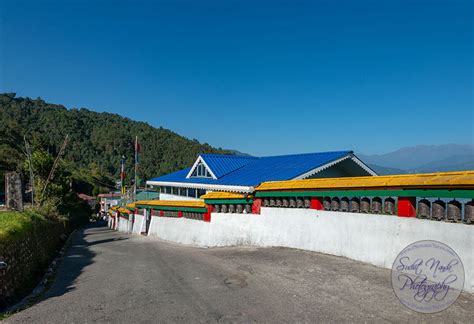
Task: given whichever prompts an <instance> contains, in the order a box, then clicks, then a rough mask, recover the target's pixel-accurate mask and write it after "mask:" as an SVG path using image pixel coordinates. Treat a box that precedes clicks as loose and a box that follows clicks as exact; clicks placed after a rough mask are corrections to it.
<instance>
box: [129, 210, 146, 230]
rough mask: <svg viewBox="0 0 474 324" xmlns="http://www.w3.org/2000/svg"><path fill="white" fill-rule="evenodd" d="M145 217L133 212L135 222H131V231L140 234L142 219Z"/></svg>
mask: <svg viewBox="0 0 474 324" xmlns="http://www.w3.org/2000/svg"><path fill="white" fill-rule="evenodd" d="M144 219H145V217H144V216H143V215H139V214H135V222H134V223H133V228H132V233H133V234H140V233H141V232H142V226H143V220H144Z"/></svg>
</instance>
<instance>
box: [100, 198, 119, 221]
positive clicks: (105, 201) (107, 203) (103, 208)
mask: <svg viewBox="0 0 474 324" xmlns="http://www.w3.org/2000/svg"><path fill="white" fill-rule="evenodd" d="M120 198H121V194H120V193H116V192H114V193H108V194H99V199H100V210H99V212H100V214H101V215H102V216H105V215H107V213H108V211H109V208H110V207H112V206H116V205H118V204H119V203H120Z"/></svg>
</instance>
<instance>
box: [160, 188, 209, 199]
mask: <svg viewBox="0 0 474 324" xmlns="http://www.w3.org/2000/svg"><path fill="white" fill-rule="evenodd" d="M196 190H197V189H196ZM160 200H202V199H199V198H193V197H186V196H178V195H172V194H166V193H160Z"/></svg>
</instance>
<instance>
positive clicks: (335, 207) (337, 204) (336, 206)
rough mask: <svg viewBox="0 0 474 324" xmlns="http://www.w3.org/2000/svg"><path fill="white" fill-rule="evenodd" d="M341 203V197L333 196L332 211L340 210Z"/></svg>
mask: <svg viewBox="0 0 474 324" xmlns="http://www.w3.org/2000/svg"><path fill="white" fill-rule="evenodd" d="M340 205H341V204H340V200H339V198H337V197H334V198H332V200H331V210H332V211H339V207H340Z"/></svg>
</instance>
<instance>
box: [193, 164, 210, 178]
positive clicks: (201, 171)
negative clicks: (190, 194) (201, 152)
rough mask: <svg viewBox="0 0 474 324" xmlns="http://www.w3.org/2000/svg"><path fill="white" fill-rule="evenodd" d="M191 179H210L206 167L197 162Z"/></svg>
mask: <svg viewBox="0 0 474 324" xmlns="http://www.w3.org/2000/svg"><path fill="white" fill-rule="evenodd" d="M191 177H197V178H212V176H211V174H210V173H209V171H208V170H207V169H206V166H205V165H204V163H202V162H199V163H198V165H196V168H195V169H194V171H193V173H192V174H191Z"/></svg>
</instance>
